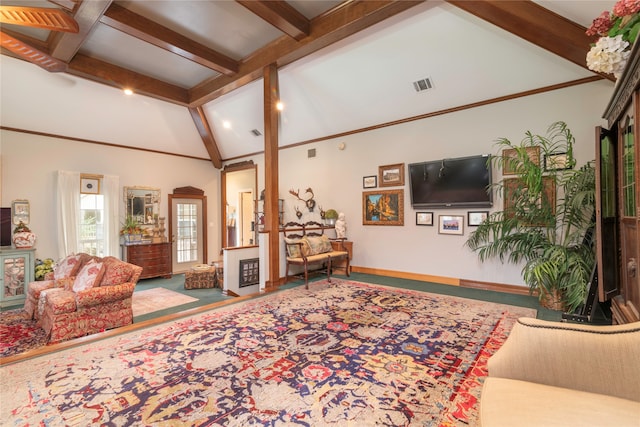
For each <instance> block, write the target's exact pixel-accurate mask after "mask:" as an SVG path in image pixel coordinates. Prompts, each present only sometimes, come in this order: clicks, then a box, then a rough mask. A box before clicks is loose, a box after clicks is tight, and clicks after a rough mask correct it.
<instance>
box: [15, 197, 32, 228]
mask: <svg viewBox="0 0 640 427" xmlns="http://www.w3.org/2000/svg"><path fill="white" fill-rule="evenodd" d="M11 212H12V215H11V216H12V218H13V219H12V221H13V224H14V225H18V224H20V223H21V222H22V223H23V224H25V225H27V224H29V217H30V214H31V209H30V207H29V201H28V200H14V201H13V202H11Z"/></svg>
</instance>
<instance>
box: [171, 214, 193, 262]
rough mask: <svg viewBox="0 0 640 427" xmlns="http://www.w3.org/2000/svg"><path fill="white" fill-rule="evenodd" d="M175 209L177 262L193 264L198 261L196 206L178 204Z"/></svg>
mask: <svg viewBox="0 0 640 427" xmlns="http://www.w3.org/2000/svg"><path fill="white" fill-rule="evenodd" d="M177 208H178V209H177V210H178V215H177V218H176V219H177V226H178V240H177V245H178V247H177V255H178V262H179V263H181V262H193V261H196V260H197V259H198V206H197V205H196V204H195V203H179V204H178V205H177Z"/></svg>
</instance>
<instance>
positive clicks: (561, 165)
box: [544, 153, 572, 171]
mask: <svg viewBox="0 0 640 427" xmlns="http://www.w3.org/2000/svg"><path fill="white" fill-rule="evenodd" d="M571 166H572V165H571V161H570V159H569V157H567V153H552V154H547V155H545V156H544V170H546V171H557V170H563V169H571Z"/></svg>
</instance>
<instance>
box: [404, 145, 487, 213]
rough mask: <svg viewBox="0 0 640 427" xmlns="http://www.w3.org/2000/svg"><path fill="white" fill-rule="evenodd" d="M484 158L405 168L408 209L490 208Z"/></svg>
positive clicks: (410, 165) (412, 164)
mask: <svg viewBox="0 0 640 427" xmlns="http://www.w3.org/2000/svg"><path fill="white" fill-rule="evenodd" d="M488 159H489V155H488V154H483V155H477V156H469V157H459V158H455V159H442V160H434V161H428V162H422V163H410V164H409V185H410V192H411V205H412V206H413V207H414V208H417V209H425V208H434V209H436V208H450V207H452V208H453V207H460V208H464V207H467V208H486V207H491V206H492V205H493V191H491V189H490V187H489V186H490V185H491V182H492V181H491V162H488V161H487V160H488Z"/></svg>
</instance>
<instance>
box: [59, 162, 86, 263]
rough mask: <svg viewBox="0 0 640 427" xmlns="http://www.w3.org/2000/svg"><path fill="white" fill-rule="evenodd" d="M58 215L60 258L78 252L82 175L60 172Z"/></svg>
mask: <svg viewBox="0 0 640 427" xmlns="http://www.w3.org/2000/svg"><path fill="white" fill-rule="evenodd" d="M57 193H58V194H57V197H56V213H57V215H58V218H57V222H58V258H59V259H62V258H64V257H66V256H67V255H68V254H72V253H76V252H78V215H79V213H80V173H79V172H69V171H58V182H57Z"/></svg>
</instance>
